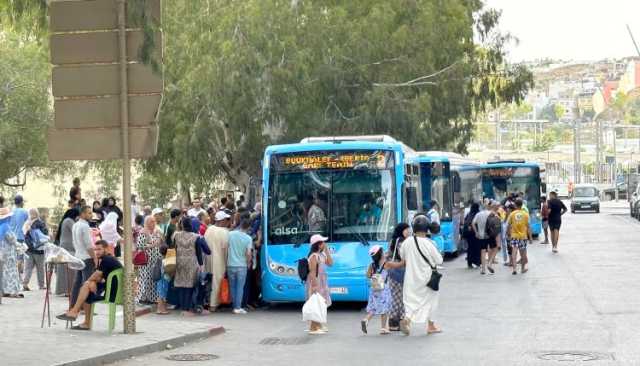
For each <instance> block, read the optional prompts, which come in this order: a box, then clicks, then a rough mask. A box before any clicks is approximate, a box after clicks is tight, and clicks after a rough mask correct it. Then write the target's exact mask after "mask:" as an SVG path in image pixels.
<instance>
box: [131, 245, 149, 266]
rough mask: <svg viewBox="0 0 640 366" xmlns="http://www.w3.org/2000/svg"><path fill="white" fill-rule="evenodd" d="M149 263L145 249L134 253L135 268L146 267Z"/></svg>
mask: <svg viewBox="0 0 640 366" xmlns="http://www.w3.org/2000/svg"><path fill="white" fill-rule="evenodd" d="M147 263H149V256H148V255H147V252H145V251H144V250H143V249H138V250H136V251H135V252H134V253H133V265H134V266H146V265H147Z"/></svg>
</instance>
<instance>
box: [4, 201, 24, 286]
mask: <svg viewBox="0 0 640 366" xmlns="http://www.w3.org/2000/svg"><path fill="white" fill-rule="evenodd" d="M11 215H12V212H11V210H10V209H8V208H4V207H3V208H0V252H3V253H4V261H3V262H4V266H3V267H4V268H2V276H1V277H2V293H3V296H5V297H14V298H19V297H24V295H23V294H21V293H20V290H21V289H22V286H21V285H20V274H19V273H18V250H17V248H16V245H17V244H18V241H17V240H16V236H15V234H14V233H13V231H12V230H11V226H10V222H11Z"/></svg>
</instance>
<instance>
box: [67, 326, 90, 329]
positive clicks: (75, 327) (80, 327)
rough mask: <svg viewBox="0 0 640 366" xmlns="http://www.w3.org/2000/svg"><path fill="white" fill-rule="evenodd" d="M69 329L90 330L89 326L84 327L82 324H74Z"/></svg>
mask: <svg viewBox="0 0 640 366" xmlns="http://www.w3.org/2000/svg"><path fill="white" fill-rule="evenodd" d="M71 330H91V328H85V327H83V326H80V325H74V326H72V327H71Z"/></svg>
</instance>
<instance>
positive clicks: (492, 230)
mask: <svg viewBox="0 0 640 366" xmlns="http://www.w3.org/2000/svg"><path fill="white" fill-rule="evenodd" d="M486 232H487V236H488V237H489V238H495V237H496V236H498V235H500V233H502V222H501V221H500V218H499V217H498V215H496V214H491V215H489V217H487V224H486Z"/></svg>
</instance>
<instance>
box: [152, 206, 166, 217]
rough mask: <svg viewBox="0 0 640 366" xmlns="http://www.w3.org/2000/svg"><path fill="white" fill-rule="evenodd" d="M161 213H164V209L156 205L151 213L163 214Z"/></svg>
mask: <svg viewBox="0 0 640 366" xmlns="http://www.w3.org/2000/svg"><path fill="white" fill-rule="evenodd" d="M161 213H164V210H162V209H161V208H160V207H156V208H154V209H153V211H151V215H152V216H155V215H157V214H161Z"/></svg>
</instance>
